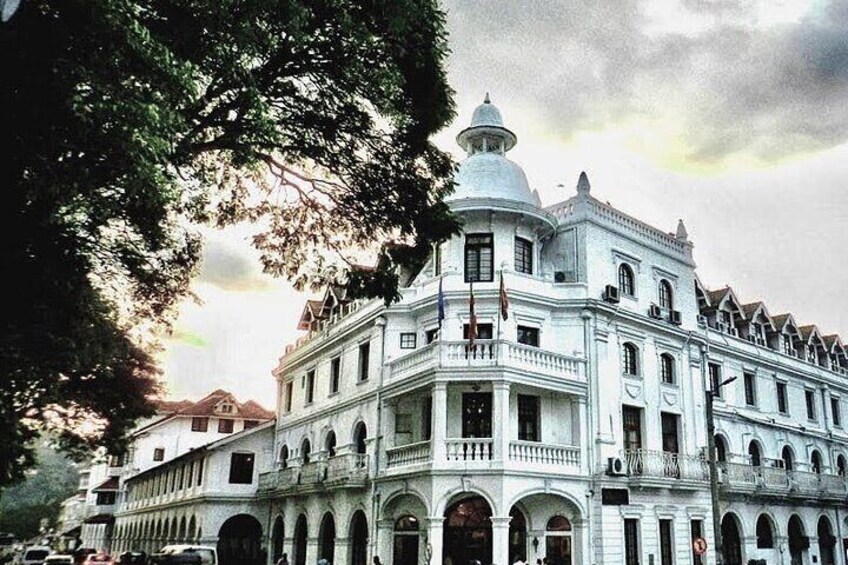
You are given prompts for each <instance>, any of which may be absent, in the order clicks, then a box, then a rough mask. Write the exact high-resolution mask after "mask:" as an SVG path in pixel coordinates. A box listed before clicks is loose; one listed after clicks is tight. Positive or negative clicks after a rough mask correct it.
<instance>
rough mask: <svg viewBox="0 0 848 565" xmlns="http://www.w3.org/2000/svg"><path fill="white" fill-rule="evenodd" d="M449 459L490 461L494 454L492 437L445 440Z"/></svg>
mask: <svg viewBox="0 0 848 565" xmlns="http://www.w3.org/2000/svg"><path fill="white" fill-rule="evenodd" d="M445 448H446V449H445V452H446V455H447V459H448V461H489V460H491V459H492V458H493V456H494V450H493V443H492V438H458V439H447V440H445Z"/></svg>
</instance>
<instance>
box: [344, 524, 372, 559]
mask: <svg viewBox="0 0 848 565" xmlns="http://www.w3.org/2000/svg"><path fill="white" fill-rule="evenodd" d="M348 537H350V560H349V563H350V565H367V563H368V520H367V519H366V518H365V513H364V512H363V511H362V510H357V511H356V512H354V513H353V518H351V520H350V535H349V536H348Z"/></svg>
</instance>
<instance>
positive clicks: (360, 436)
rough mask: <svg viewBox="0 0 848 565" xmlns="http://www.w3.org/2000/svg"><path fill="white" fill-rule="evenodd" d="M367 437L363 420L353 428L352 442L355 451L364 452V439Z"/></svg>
mask: <svg viewBox="0 0 848 565" xmlns="http://www.w3.org/2000/svg"><path fill="white" fill-rule="evenodd" d="M367 437H368V431H367V430H366V428H365V422H359V423H358V424H356V427H355V428H354V429H353V443H354V445H356V452H357V453H360V454H362V453H365V439H366V438H367Z"/></svg>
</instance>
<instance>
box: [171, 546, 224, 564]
mask: <svg viewBox="0 0 848 565" xmlns="http://www.w3.org/2000/svg"><path fill="white" fill-rule="evenodd" d="M178 553H196V554H198V555H200V562H201V563H202V564H203V565H218V549H217V548H215V547H214V546H211V545H166V546H165V547H163V548H162V549H160V550H159V552H158V554H159V555H161V554H165V555H174V554H178Z"/></svg>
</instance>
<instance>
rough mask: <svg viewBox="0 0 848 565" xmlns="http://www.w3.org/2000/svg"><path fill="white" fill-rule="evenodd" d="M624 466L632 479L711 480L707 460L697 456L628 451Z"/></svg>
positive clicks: (625, 454) (644, 450)
mask: <svg viewBox="0 0 848 565" xmlns="http://www.w3.org/2000/svg"><path fill="white" fill-rule="evenodd" d="M624 465H625V470H626V472H627V474H628V475H629V476H631V477H644V478H650V479H685V480H691V481H707V480H709V478H710V468H709V464H708V463H707V460H706V459H704V458H703V457H700V456H697V455H681V454H679V453H671V452H669V451H652V450H648V449H637V450H628V451H625V452H624Z"/></svg>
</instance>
